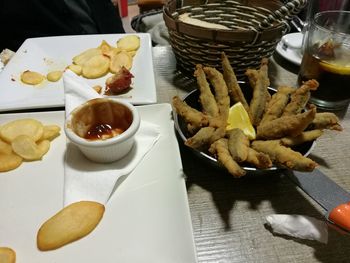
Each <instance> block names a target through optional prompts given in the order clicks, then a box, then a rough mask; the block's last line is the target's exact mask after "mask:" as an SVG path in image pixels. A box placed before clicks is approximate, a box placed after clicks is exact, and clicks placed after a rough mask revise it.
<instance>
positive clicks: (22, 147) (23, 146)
mask: <svg viewBox="0 0 350 263" xmlns="http://www.w3.org/2000/svg"><path fill="white" fill-rule="evenodd" d="M46 141H47V140H45V141H44V142H46ZM45 144H46V143H45ZM11 146H12V150H13V151H14V152H15V153H16V154H18V155H19V156H20V157H22V158H23V159H24V160H27V161H35V160H40V159H41V157H42V156H43V155H44V154H45V153H46V152H47V150H46V149H45V145H43V146H41V147H39V146H38V145H37V144H36V143H35V141H34V140H33V139H32V138H31V137H29V136H27V135H19V136H17V137H16V139H14V140H13V141H12V143H11ZM45 150H46V152H45Z"/></svg>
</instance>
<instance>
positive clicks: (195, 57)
mask: <svg viewBox="0 0 350 263" xmlns="http://www.w3.org/2000/svg"><path fill="white" fill-rule="evenodd" d="M305 4H306V0H292V1H290V2H288V3H287V4H286V5H282V3H281V2H280V1H278V0H265V1H261V0H235V1H233V0H222V1H215V0H212V1H210V0H209V1H200V0H197V1H195V0H192V1H186V0H183V1H179V0H170V1H168V2H167V3H166V5H165V6H164V9H163V17H164V21H165V24H166V26H167V28H168V31H169V36H170V43H171V46H172V48H173V51H174V53H175V57H176V61H177V66H178V67H179V69H180V70H182V71H185V72H187V73H189V74H192V73H193V71H194V68H195V65H196V64H199V63H200V64H203V65H207V66H212V67H215V68H218V69H221V60H220V53H221V52H222V51H224V52H225V53H226V55H227V56H228V58H229V60H230V62H231V65H232V67H233V68H234V70H235V73H236V75H237V77H238V78H242V77H243V74H244V71H245V70H246V69H247V68H248V67H249V68H257V67H258V66H259V65H260V61H261V58H263V57H269V56H270V55H271V54H272V53H273V52H274V50H275V47H276V45H277V43H278V42H279V41H280V39H281V37H282V36H283V35H284V34H285V33H286V32H288V31H289V25H288V22H289V20H290V19H291V18H292V17H293V16H294V15H296V14H297V13H298V12H299V11H300V10H301V9H302V8H303V7H304V6H305ZM184 13H188V14H189V16H190V17H191V18H195V19H199V20H202V21H206V22H211V23H215V24H220V25H224V26H226V27H227V28H228V29H212V28H206V27H202V26H196V25H193V24H189V23H184V22H182V21H180V20H179V16H180V15H181V14H184Z"/></svg>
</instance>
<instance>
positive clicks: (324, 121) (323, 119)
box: [310, 112, 343, 131]
mask: <svg viewBox="0 0 350 263" xmlns="http://www.w3.org/2000/svg"><path fill="white" fill-rule="evenodd" d="M310 127H311V128H312V129H330V130H336V131H342V130H343V128H342V127H341V125H340V124H339V118H338V117H337V115H335V114H334V113H332V112H320V113H316V116H315V118H314V120H313V121H312V123H311V125H310Z"/></svg>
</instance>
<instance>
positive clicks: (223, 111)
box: [204, 67, 230, 126]
mask: <svg viewBox="0 0 350 263" xmlns="http://www.w3.org/2000/svg"><path fill="white" fill-rule="evenodd" d="M204 72H205V74H206V75H207V77H208V79H209V81H210V83H211V84H212V85H213V87H214V90H215V99H216V103H217V105H218V108H219V115H220V117H221V118H222V119H223V120H225V122H226V121H227V118H228V111H229V108H230V97H229V96H228V91H227V86H226V83H225V80H224V77H223V76H222V74H221V73H220V72H219V71H217V70H216V69H215V68H211V67H205V68H204ZM225 126H226V124H225Z"/></svg>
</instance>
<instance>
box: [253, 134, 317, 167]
mask: <svg viewBox="0 0 350 263" xmlns="http://www.w3.org/2000/svg"><path fill="white" fill-rule="evenodd" d="M252 148H253V149H254V150H256V151H258V152H263V153H266V154H267V155H269V156H270V158H271V160H272V161H274V162H275V163H277V164H280V165H282V166H285V167H287V168H289V169H293V170H297V171H312V170H313V169H314V168H315V167H316V166H317V163H316V162H314V161H313V160H311V159H310V158H307V157H305V156H303V155H301V153H299V152H295V151H293V150H292V149H290V148H288V147H285V146H283V145H281V144H280V141H279V140H272V141H254V142H253V143H252Z"/></svg>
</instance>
